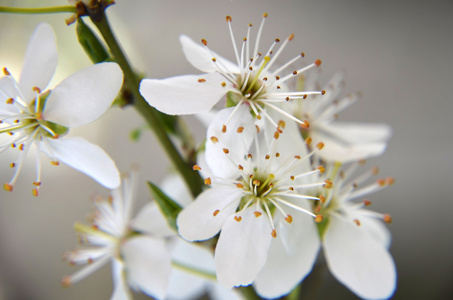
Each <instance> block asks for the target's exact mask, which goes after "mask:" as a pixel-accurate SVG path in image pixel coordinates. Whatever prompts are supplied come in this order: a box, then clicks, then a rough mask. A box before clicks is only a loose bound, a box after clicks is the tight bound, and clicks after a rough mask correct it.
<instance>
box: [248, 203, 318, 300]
mask: <svg viewBox="0 0 453 300" xmlns="http://www.w3.org/2000/svg"><path fill="white" fill-rule="evenodd" d="M285 212H287V213H289V214H290V215H291V216H292V217H293V222H292V223H291V224H288V223H287V222H286V221H284V220H282V221H281V222H282V223H281V224H280V225H282V226H279V229H280V230H278V233H277V238H276V239H274V240H273V241H272V244H271V247H270V249H269V254H268V257H267V262H266V264H265V265H264V267H263V269H262V270H261V271H260V273H259V274H258V276H257V277H256V280H255V282H254V287H255V289H256V291H257V293H258V294H259V295H260V296H261V297H264V298H276V297H280V296H282V295H286V294H288V293H289V292H291V290H293V289H294V287H295V286H296V285H297V284H299V283H300V282H301V281H302V280H303V279H304V278H305V276H307V275H308V274H309V273H310V272H311V270H312V269H313V265H314V263H315V261H316V257H317V255H318V251H319V248H320V246H321V243H320V240H319V235H318V230H317V228H316V225H315V222H314V220H313V218H312V217H311V216H308V215H307V214H304V213H302V212H298V211H296V210H294V209H288V208H285Z"/></svg>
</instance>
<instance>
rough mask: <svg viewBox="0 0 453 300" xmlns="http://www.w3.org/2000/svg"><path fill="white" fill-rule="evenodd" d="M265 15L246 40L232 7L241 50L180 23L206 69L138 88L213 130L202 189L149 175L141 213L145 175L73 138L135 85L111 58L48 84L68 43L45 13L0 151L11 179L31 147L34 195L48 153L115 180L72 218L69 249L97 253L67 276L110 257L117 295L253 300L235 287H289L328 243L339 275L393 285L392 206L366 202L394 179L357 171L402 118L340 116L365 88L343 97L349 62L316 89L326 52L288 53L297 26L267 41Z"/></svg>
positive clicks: (379, 291) (0, 113) (81, 258)
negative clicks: (81, 218)
mask: <svg viewBox="0 0 453 300" xmlns="http://www.w3.org/2000/svg"><path fill="white" fill-rule="evenodd" d="M101 2H102V1H101ZM83 3H85V2H83ZM83 5H88V4H86V3H85V4H83ZM267 17H268V15H267V14H264V15H263V19H262V21H261V24H260V26H259V28H258V33H257V35H256V37H255V39H253V38H252V36H253V26H252V24H250V25H249V26H248V29H247V31H246V35H245V37H244V38H243V39H242V44H241V46H240V47H238V46H237V44H236V39H235V35H234V33H233V29H232V18H231V17H230V16H227V17H226V22H227V25H228V29H229V35H230V37H231V41H232V45H233V50H234V57H235V62H231V61H230V60H228V59H226V58H224V57H222V56H220V55H219V54H217V53H216V52H214V51H213V50H211V48H210V47H208V42H207V41H206V40H205V39H202V40H201V42H200V43H197V42H195V41H193V40H192V39H190V38H189V37H188V36H185V35H181V37H180V42H181V45H182V50H183V52H184V55H185V56H186V58H187V60H188V61H189V62H190V63H191V64H192V65H193V66H194V67H195V68H196V69H198V70H199V71H201V72H202V73H201V74H194V75H182V76H175V77H171V78H165V79H143V80H141V82H140V86H139V91H138V92H139V93H140V94H141V96H142V97H143V98H144V99H145V100H146V102H147V103H148V104H149V105H150V106H151V107H153V108H155V109H157V110H158V111H160V112H161V113H163V114H166V115H175V116H178V115H187V114H195V115H196V116H198V117H199V118H200V119H202V120H203V122H204V123H205V124H206V127H207V128H206V139H205V141H204V142H203V143H202V145H201V147H199V149H200V150H198V151H197V152H196V160H197V162H196V164H194V165H193V166H192V168H193V170H194V172H193V176H199V177H201V178H202V180H203V182H204V186H203V190H202V192H201V193H199V194H197V195H194V194H193V192H192V193H191V191H190V189H189V188H188V186H187V185H186V184H185V182H184V181H183V180H182V178H181V177H180V176H178V175H175V174H172V175H169V176H167V177H166V179H165V181H164V182H163V183H162V184H161V185H160V187H158V186H156V185H154V184H152V183H149V185H150V188H151V190H152V194H153V196H154V198H155V200H156V201H155V202H150V203H149V204H147V205H145V206H144V207H142V208H141V209H140V210H139V212H138V213H137V215H136V217H135V218H133V217H132V215H133V211H134V203H135V201H136V196H135V189H136V184H137V179H136V172H135V171H132V172H131V173H130V174H128V175H120V172H119V171H118V169H117V167H116V165H115V163H114V161H113V159H112V158H110V156H109V155H108V154H107V153H106V152H105V151H104V150H102V149H101V148H100V147H98V146H96V145H94V144H91V143H90V142H88V141H86V140H85V139H83V138H79V137H68V136H67V134H68V132H69V129H70V128H72V127H77V126H81V125H85V124H88V123H91V122H93V121H94V120H96V119H98V118H100V117H101V116H102V115H103V114H104V113H105V112H106V111H107V110H108V109H109V108H110V107H111V105H112V102H113V101H114V100H115V98H116V97H117V95H118V93H119V91H120V89H121V87H122V86H123V83H124V79H125V78H124V77H125V76H126V72H124V75H123V71H122V68H123V67H121V68H120V66H119V65H118V64H117V63H116V62H114V61H115V59H113V58H112V59H109V60H107V61H103V62H99V63H97V64H94V65H92V66H90V67H88V68H85V69H82V70H80V71H77V72H76V73H74V74H73V75H71V76H69V77H68V78H67V79H65V80H63V81H62V82H61V83H59V84H58V85H57V86H55V87H54V88H52V89H48V90H46V89H47V87H48V85H49V82H50V80H51V78H52V76H53V74H54V72H55V69H56V65H57V57H58V55H57V49H56V44H55V35H54V33H53V31H52V29H51V28H50V26H49V25H47V24H41V25H39V26H38V27H37V28H36V30H35V32H34V33H33V35H32V37H31V40H30V42H29V46H28V49H27V52H26V54H25V59H24V65H23V68H22V72H21V75H20V77H19V79H18V80H16V79H15V77H14V76H13V75H12V74H11V73H10V72H9V71H8V70H7V69H6V68H3V74H4V76H3V77H1V78H0V134H1V135H0V137H1V139H2V144H1V145H0V152H3V151H15V152H16V153H17V159H15V160H14V161H13V162H11V163H10V167H11V168H12V169H13V170H14V173H13V176H12V178H11V180H10V181H9V182H7V183H4V189H5V190H6V191H10V192H11V191H13V189H14V187H15V184H16V181H17V179H18V177H19V174H20V172H21V169H22V167H23V165H24V164H25V161H26V157H27V156H30V155H33V154H30V153H34V158H35V162H36V179H35V181H34V182H33V189H32V193H33V195H34V196H38V191H39V188H40V187H41V185H42V179H41V169H42V167H41V156H42V155H41V154H42V153H43V154H44V155H45V156H47V157H48V158H49V159H50V162H51V164H52V165H55V166H57V165H58V164H59V163H60V162H62V163H65V164H67V165H69V166H71V167H73V168H75V169H77V170H79V171H81V172H83V173H85V174H87V175H88V176H90V177H92V178H93V179H95V180H96V181H98V182H99V183H100V184H101V185H103V186H104V187H106V188H108V189H110V190H111V192H110V196H109V197H107V198H104V197H98V198H96V199H95V201H94V206H95V209H94V212H93V213H92V215H91V216H90V218H89V220H88V221H89V225H86V224H83V223H76V224H75V226H74V229H75V230H76V231H77V232H78V234H79V241H80V243H81V246H80V247H79V248H77V249H76V250H73V251H69V252H67V253H66V254H64V259H65V260H66V261H68V262H69V263H70V264H72V265H86V266H84V267H82V268H80V269H79V270H78V271H76V272H75V273H74V274H72V275H70V276H66V277H64V278H63V280H62V284H63V286H70V285H73V284H74V283H76V282H78V281H80V280H81V279H83V278H85V277H87V276H88V275H90V274H91V273H93V272H94V271H96V270H97V269H99V268H101V267H102V266H104V265H105V264H107V263H111V265H112V274H113V282H114V290H113V292H112V299H130V298H131V297H132V293H131V291H130V288H131V289H133V290H135V291H141V292H143V293H145V294H147V295H149V296H152V297H154V298H156V299H166V298H169V299H188V298H196V297H199V296H200V295H201V294H202V293H205V292H208V293H210V295H211V296H212V297H213V298H215V299H242V298H243V297H244V296H243V295H241V294H239V293H238V290H237V289H236V287H240V286H249V285H251V286H252V287H253V289H254V291H255V292H256V293H257V294H258V295H259V296H260V297H263V298H278V297H281V296H283V295H287V294H289V293H291V292H292V291H293V290H294V289H295V288H296V287H297V286H298V285H299V284H300V283H301V282H302V281H303V280H304V278H305V277H306V276H307V275H309V274H310V272H311V271H312V270H313V268H314V266H315V263H316V262H317V261H318V256H319V255H320V250H321V248H322V249H323V256H324V257H325V261H326V263H327V266H328V268H329V270H330V271H331V273H332V274H333V275H334V276H335V277H336V278H337V279H338V280H339V281H340V282H341V283H342V284H344V285H345V286H346V287H347V288H349V289H350V290H351V291H352V292H354V293H355V294H356V295H358V296H359V297H361V298H366V299H382V298H390V297H391V296H392V295H393V293H394V291H395V288H396V269H395V264H394V262H393V259H392V257H391V255H390V254H389V246H390V233H389V231H388V229H387V228H386V227H385V226H384V224H383V222H384V223H390V222H391V217H390V216H389V215H388V214H381V213H378V212H374V211H372V210H369V206H370V204H371V201H370V200H368V199H365V197H366V196H367V195H368V194H371V193H374V192H376V191H379V190H381V189H383V188H385V187H387V186H389V185H391V184H393V181H394V180H393V179H392V178H390V177H389V178H378V179H377V178H374V177H375V175H376V174H377V168H372V169H371V170H370V171H365V172H363V171H362V173H361V174H360V175H358V176H357V175H355V173H357V172H356V171H357V170H358V169H359V168H361V167H362V165H363V164H364V161H365V160H366V159H368V158H371V157H374V156H377V155H380V154H382V153H383V152H384V150H385V148H386V144H387V140H388V139H389V137H390V134H391V130H390V128H389V127H388V126H387V125H385V124H362V123H352V122H351V123H348V122H338V121H336V117H337V115H338V113H339V112H340V111H341V110H343V109H345V108H346V107H348V106H349V105H351V104H352V103H353V102H354V101H356V100H357V99H358V97H359V94H352V95H348V96H346V97H343V98H339V96H340V95H341V93H342V90H343V85H344V82H343V78H344V76H343V75H342V74H337V75H335V76H334V77H333V78H332V80H331V81H330V82H329V83H328V84H326V86H325V87H324V88H320V86H319V83H318V82H319V80H318V78H317V76H318V75H319V67H320V65H321V60H319V59H317V60H315V61H314V62H311V63H308V64H305V63H304V62H303V59H304V56H305V55H304V53H300V54H298V55H296V56H295V57H294V58H293V59H291V60H290V61H288V62H287V63H283V64H281V63H280V58H281V56H280V55H281V54H282V53H283V50H284V49H285V48H286V47H287V45H288V44H289V43H290V42H291V41H292V40H293V39H294V35H293V34H291V35H290V36H289V37H288V38H286V39H285V40H283V41H281V40H280V39H275V40H274V41H273V42H272V43H271V44H270V45H269V46H268V47H267V48H264V50H265V51H263V52H260V49H261V48H260V47H261V45H260V43H261V35H262V32H263V28H264V24H265V22H266V19H267ZM252 41H253V43H252ZM126 81H127V78H126ZM373 178H374V179H373Z"/></svg>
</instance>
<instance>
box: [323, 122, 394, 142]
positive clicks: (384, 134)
mask: <svg viewBox="0 0 453 300" xmlns="http://www.w3.org/2000/svg"><path fill="white" fill-rule="evenodd" d="M321 128H322V130H324V131H326V132H327V133H328V134H331V135H333V136H335V137H337V138H338V139H340V140H343V141H345V142H347V143H372V142H381V141H386V140H388V139H389V138H390V136H391V135H392V128H391V127H390V126H389V125H387V124H368V123H358V122H356V123H352V122H334V123H330V124H324V125H322V126H321Z"/></svg>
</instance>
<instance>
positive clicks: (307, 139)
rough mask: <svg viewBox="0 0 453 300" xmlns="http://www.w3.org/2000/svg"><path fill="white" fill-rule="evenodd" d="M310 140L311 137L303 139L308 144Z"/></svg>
mask: <svg viewBox="0 0 453 300" xmlns="http://www.w3.org/2000/svg"><path fill="white" fill-rule="evenodd" d="M311 141H312V139H311V137H308V138H306V139H305V144H307V145H310V144H311Z"/></svg>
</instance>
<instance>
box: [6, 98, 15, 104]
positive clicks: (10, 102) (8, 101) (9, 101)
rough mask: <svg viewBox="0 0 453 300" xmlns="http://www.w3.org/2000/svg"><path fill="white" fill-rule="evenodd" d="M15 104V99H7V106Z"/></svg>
mask: <svg viewBox="0 0 453 300" xmlns="http://www.w3.org/2000/svg"><path fill="white" fill-rule="evenodd" d="M13 103H14V99H13V98H8V99H6V104H13Z"/></svg>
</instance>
